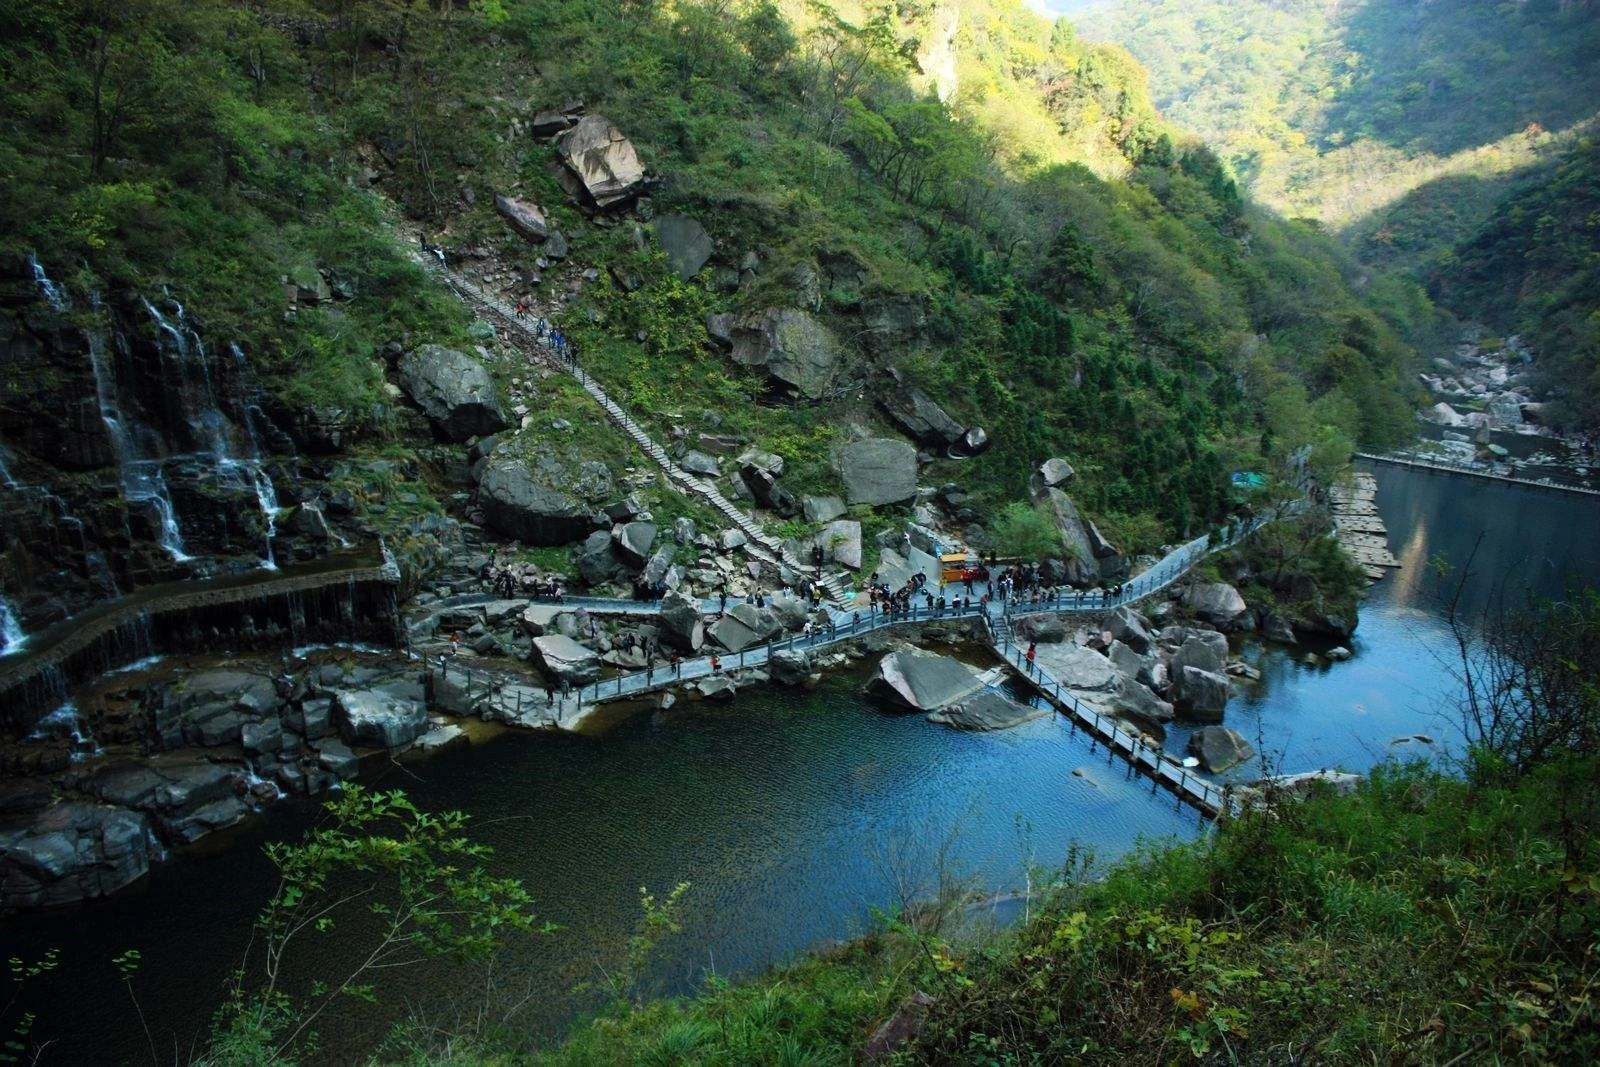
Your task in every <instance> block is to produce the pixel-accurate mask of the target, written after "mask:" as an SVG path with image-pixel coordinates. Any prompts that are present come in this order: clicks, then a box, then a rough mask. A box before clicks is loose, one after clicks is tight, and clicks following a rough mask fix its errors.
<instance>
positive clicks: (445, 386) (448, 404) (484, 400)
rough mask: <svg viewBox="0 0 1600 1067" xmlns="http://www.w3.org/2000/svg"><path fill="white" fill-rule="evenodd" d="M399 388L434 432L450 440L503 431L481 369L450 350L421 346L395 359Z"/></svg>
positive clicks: (491, 381) (497, 407)
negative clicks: (423, 416) (396, 360)
mask: <svg viewBox="0 0 1600 1067" xmlns="http://www.w3.org/2000/svg"><path fill="white" fill-rule="evenodd" d="M398 369H399V374H400V388H401V389H404V390H405V393H406V395H407V396H409V397H410V398H411V399H412V400H414V401H416V404H417V406H418V407H419V408H421V409H422V412H423V414H425V415H427V416H428V419H429V421H431V422H432V423H433V425H434V428H435V429H436V430H438V432H439V433H440V434H441V435H442V436H444V437H446V438H448V439H450V440H452V441H465V440H466V439H467V438H469V437H476V436H480V435H483V434H491V433H495V432H497V431H499V430H503V429H505V428H506V415H505V412H504V411H503V410H502V409H501V407H500V398H499V396H498V395H497V394H496V392H495V388H494V379H493V378H491V377H489V371H488V370H487V369H486V368H485V367H484V365H483V364H482V363H480V362H478V361H477V360H476V359H473V358H472V357H471V356H469V355H467V354H466V353H465V352H458V351H456V350H455V349H453V348H445V347H444V346H443V345H422V346H421V347H419V348H417V349H415V350H413V351H411V352H408V353H406V354H405V355H404V356H402V357H401V359H400V365H399V368H398Z"/></svg>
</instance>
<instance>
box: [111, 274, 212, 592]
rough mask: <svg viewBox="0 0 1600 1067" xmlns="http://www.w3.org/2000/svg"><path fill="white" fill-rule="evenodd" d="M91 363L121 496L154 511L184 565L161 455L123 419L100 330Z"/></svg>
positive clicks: (165, 540) (150, 438)
mask: <svg viewBox="0 0 1600 1067" xmlns="http://www.w3.org/2000/svg"><path fill="white" fill-rule="evenodd" d="M96 304H97V305H98V301H96ZM89 362H90V364H91V365H92V366H93V368H94V391H95V399H96V401H97V402H98V404H99V407H100V418H101V420H102V421H104V422H105V424H106V432H107V433H108V434H109V435H110V437H111V447H112V449H113V450H114V451H115V452H116V456H117V466H118V468H119V469H120V470H121V472H122V495H123V497H124V498H126V499H127V501H128V502H129V503H130V504H146V505H149V506H151V507H153V508H154V509H155V511H156V514H157V516H158V518H159V520H160V523H161V535H160V536H161V547H162V548H164V549H166V550H167V553H168V554H169V555H170V556H172V558H173V559H174V560H177V561H178V562H180V563H182V562H185V561H187V560H189V559H190V558H191V557H190V556H189V554H188V553H187V552H185V551H184V549H183V532H182V531H181V530H180V529H179V528H178V513H177V511H176V509H174V508H173V506H172V494H171V492H170V491H169V490H168V489H167V481H166V476H165V475H164V474H163V473H162V471H161V461H160V459H159V458H157V457H158V453H157V452H156V451H155V450H154V448H153V447H152V446H153V445H154V444H155V435H154V434H153V433H151V432H150V431H149V430H147V429H145V428H144V427H142V426H139V425H137V424H136V423H133V421H132V419H131V417H126V416H124V414H123V410H124V408H123V404H122V403H121V398H120V396H119V393H118V389H117V376H116V370H115V367H114V366H113V365H112V363H111V361H110V358H109V355H108V353H107V351H106V340H105V333H104V332H103V331H102V330H101V329H99V328H96V329H94V330H93V331H91V332H90V334H89Z"/></svg>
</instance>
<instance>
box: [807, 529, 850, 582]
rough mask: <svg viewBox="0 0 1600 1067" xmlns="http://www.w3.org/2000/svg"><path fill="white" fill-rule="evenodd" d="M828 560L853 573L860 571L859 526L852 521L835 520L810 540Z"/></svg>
mask: <svg viewBox="0 0 1600 1067" xmlns="http://www.w3.org/2000/svg"><path fill="white" fill-rule="evenodd" d="M811 543H812V544H813V545H819V546H821V548H822V550H823V551H824V552H826V553H827V554H828V558H829V559H832V560H833V561H834V562H835V563H837V564H839V565H840V566H842V567H849V568H850V569H851V570H853V571H858V570H860V569H861V524H860V523H859V522H857V521H856V520H854V519H837V520H835V521H833V522H830V523H828V525H826V526H824V527H823V528H822V529H821V530H820V531H819V532H818V533H817V535H816V536H815V537H813V538H812V539H811Z"/></svg>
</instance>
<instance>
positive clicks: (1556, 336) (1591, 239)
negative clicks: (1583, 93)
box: [1431, 140, 1600, 433]
mask: <svg viewBox="0 0 1600 1067" xmlns="http://www.w3.org/2000/svg"><path fill="white" fill-rule="evenodd" d="M1431 288H1432V289H1433V290H1434V291H1435V292H1436V293H1437V294H1438V298H1439V300H1440V301H1441V302H1443V303H1445V304H1448V305H1449V306H1450V307H1454V308H1460V309H1462V310H1463V311H1464V312H1469V313H1470V314H1472V315H1473V316H1474V317H1475V318H1478V319H1480V320H1481V321H1483V322H1485V323H1488V324H1489V325H1491V326H1493V327H1495V328H1496V329H1499V330H1501V331H1503V332H1506V333H1512V332H1521V333H1523V334H1525V335H1527V336H1528V338H1529V339H1530V340H1531V342H1532V344H1533V345H1534V347H1535V350H1536V351H1538V352H1539V353H1540V359H1539V362H1538V364H1537V365H1536V366H1537V379H1538V380H1539V382H1540V384H1541V386H1542V388H1543V390H1544V392H1545V394H1546V395H1548V396H1549V397H1550V398H1551V399H1552V400H1553V401H1554V402H1555V409H1554V410H1553V412H1552V416H1553V418H1554V419H1556V420H1557V421H1559V422H1562V423H1565V424H1567V425H1569V426H1572V427H1574V428H1580V429H1582V430H1584V431H1585V432H1589V433H1594V432H1596V431H1600V141H1596V140H1586V141H1584V142H1583V143H1582V144H1580V145H1579V147H1578V148H1577V149H1575V150H1574V151H1573V152H1572V153H1571V154H1570V155H1568V156H1566V157H1565V158H1563V159H1562V160H1561V161H1560V163H1559V164H1558V165H1557V166H1556V167H1554V168H1553V170H1552V172H1551V173H1550V175H1549V176H1548V178H1547V179H1546V180H1544V181H1542V182H1540V183H1538V184H1536V185H1532V186H1530V187H1529V188H1526V189H1524V190H1522V191H1520V192H1518V193H1516V194H1515V195H1513V196H1511V197H1509V198H1507V199H1506V201H1505V202H1504V203H1502V204H1501V205H1500V206H1499V207H1498V208H1497V209H1496V210H1495V212H1494V215H1493V217H1492V218H1491V219H1490V220H1489V221H1488V223H1487V224H1486V225H1484V227H1483V228H1482V229H1481V230H1480V231H1479V232H1478V233H1477V234H1475V235H1474V236H1473V237H1472V238H1471V239H1470V240H1468V241H1465V242H1463V243H1462V244H1461V245H1460V247H1459V248H1457V249H1456V250H1455V251H1454V252H1453V253H1451V254H1450V255H1449V256H1447V257H1445V258H1444V259H1443V260H1442V261H1441V262H1440V263H1439V265H1438V266H1437V268H1436V269H1435V272H1434V275H1433V277H1432V279H1431Z"/></svg>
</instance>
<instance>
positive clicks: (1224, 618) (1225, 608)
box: [1183, 582, 1249, 630]
mask: <svg viewBox="0 0 1600 1067" xmlns="http://www.w3.org/2000/svg"><path fill="white" fill-rule="evenodd" d="M1183 606H1184V607H1186V608H1188V609H1189V611H1190V612H1192V613H1193V614H1194V616H1195V618H1197V619H1203V620H1205V621H1206V622H1209V623H1211V624H1212V625H1213V626H1215V627H1217V628H1218V629H1221V630H1227V629H1231V628H1235V627H1237V626H1238V623H1239V620H1240V619H1242V618H1243V617H1244V614H1245V612H1246V611H1248V610H1249V605H1248V604H1246V603H1245V602H1244V597H1242V596H1240V595H1239V590H1237V589H1235V588H1234V587H1233V586H1231V585H1228V584H1227V583H1226V582H1196V583H1194V584H1193V585H1191V586H1189V588H1188V590H1187V591H1186V592H1185V593H1184V594H1183Z"/></svg>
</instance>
